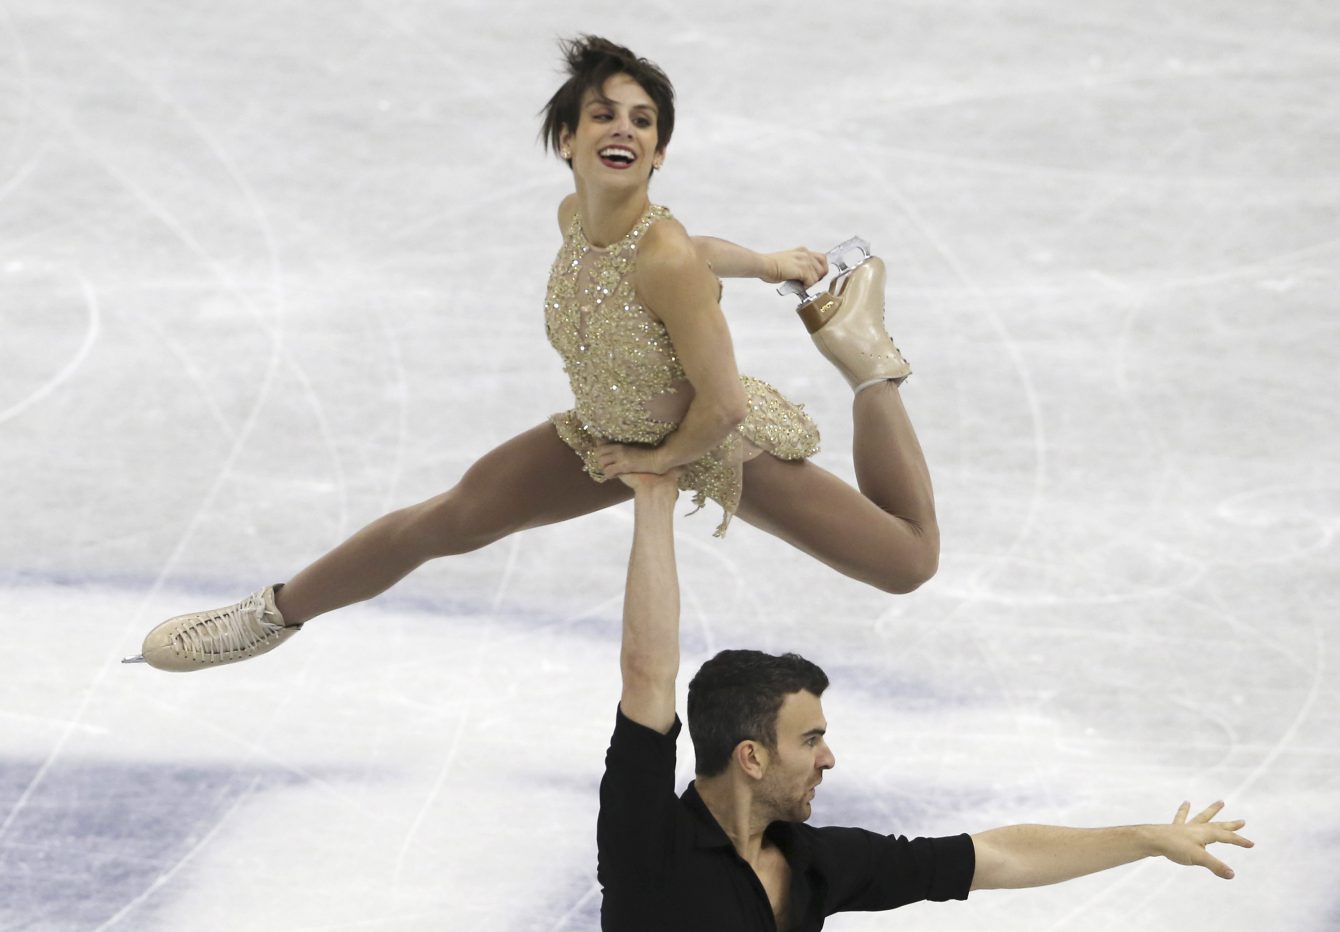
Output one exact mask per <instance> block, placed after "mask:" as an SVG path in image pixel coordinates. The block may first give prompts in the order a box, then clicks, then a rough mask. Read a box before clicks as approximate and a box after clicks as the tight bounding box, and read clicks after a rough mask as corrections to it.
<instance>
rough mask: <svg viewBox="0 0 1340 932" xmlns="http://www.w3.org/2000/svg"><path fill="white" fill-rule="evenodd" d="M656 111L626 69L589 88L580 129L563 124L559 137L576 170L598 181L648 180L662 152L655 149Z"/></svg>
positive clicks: (590, 179) (579, 125)
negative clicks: (623, 72) (624, 72)
mask: <svg viewBox="0 0 1340 932" xmlns="http://www.w3.org/2000/svg"><path fill="white" fill-rule="evenodd" d="M656 116H657V113H656V104H655V103H653V102H652V99H651V97H650V96H648V95H647V92H646V91H644V90H643V89H642V85H640V84H638V83H637V82H636V81H634V80H633V79H632V78H631V77H629V76H628V75H626V74H622V73H621V74H616V75H612V76H611V77H610V78H609V80H607V81H606V82H605V85H604V87H602V88H601V89H600V90H599V91H596V90H595V89H590V90H588V91H587V92H586V93H585V94H584V95H582V107H581V113H580V115H579V117H578V120H577V132H576V133H570V132H569V131H568V129H567V127H564V128H563V133H562V136H561V139H560V142H561V147H562V148H563V149H566V150H568V151H569V152H571V155H572V170H573V172H574V173H575V174H577V175H578V176H579V177H581V178H583V179H585V180H586V181H588V182H593V183H597V184H620V185H622V184H628V183H640V184H646V183H647V180H648V179H649V178H650V177H651V172H652V169H653V168H659V167H660V161H661V159H662V158H663V156H664V153H663V152H661V151H660V150H659V149H658V148H657V144H658V140H657V132H656Z"/></svg>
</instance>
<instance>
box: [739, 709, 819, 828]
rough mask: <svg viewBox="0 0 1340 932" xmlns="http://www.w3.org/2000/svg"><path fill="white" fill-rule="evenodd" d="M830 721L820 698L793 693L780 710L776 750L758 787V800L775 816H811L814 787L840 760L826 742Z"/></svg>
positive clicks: (801, 819) (791, 818) (791, 819)
mask: <svg viewBox="0 0 1340 932" xmlns="http://www.w3.org/2000/svg"><path fill="white" fill-rule="evenodd" d="M827 729H828V722H827V721H826V720H825V719H824V710H823V706H822V705H821V704H820V703H819V697H818V696H816V695H814V694H813V693H811V692H805V691H803V690H802V691H801V692H796V693H791V694H790V695H789V696H787V697H786V699H784V700H783V701H782V707H781V709H779V710H778V712H777V750H776V751H775V752H773V753H771V754H769V760H768V769H767V771H766V772H765V773H764V774H763V779H762V781H761V782H760V784H759V787H758V794H757V795H758V799H759V801H760V802H763V803H765V804H766V805H767V807H768V808H769V809H770V810H771V812H772V815H773V818H774V819H782V820H785V821H788V822H804V821H805V820H806V819H808V818H809V817H810V803H811V802H812V801H813V800H814V795H815V787H817V786H818V785H819V781H821V780H822V779H823V778H824V771H825V770H828V769H829V768H830V767H832V766H833V765H834V764H836V763H837V760H836V759H835V758H834V757H833V752H832V751H830V750H829V749H828V743H827V742H826V741H824V732H825V731H826V730H827Z"/></svg>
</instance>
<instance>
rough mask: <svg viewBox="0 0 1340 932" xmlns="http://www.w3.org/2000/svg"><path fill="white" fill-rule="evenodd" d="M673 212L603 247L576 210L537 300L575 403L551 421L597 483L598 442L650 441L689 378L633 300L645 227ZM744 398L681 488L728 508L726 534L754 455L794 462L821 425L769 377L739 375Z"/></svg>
mask: <svg viewBox="0 0 1340 932" xmlns="http://www.w3.org/2000/svg"><path fill="white" fill-rule="evenodd" d="M669 216H670V211H669V210H667V209H666V208H664V207H660V206H656V205H652V206H651V207H649V208H648V209H647V212H646V213H645V214H643V215H642V218H641V219H640V220H639V221H638V222H637V223H636V224H635V225H634V226H633V228H632V229H631V230H629V231H628V233H627V234H626V235H625V236H624V237H623V238H622V239H620V240H619V241H617V242H614V243H611V244H610V245H609V246H606V247H603V248H598V247H595V246H592V245H591V244H590V243H589V242H588V241H587V239H586V234H585V233H584V232H583V231H582V226H581V220H580V219H579V218H578V217H575V216H574V217H573V220H572V223H571V225H570V226H569V227H568V230H567V233H566V234H565V235H564V237H563V247H562V248H561V249H559V251H558V258H557V259H555V260H554V266H553V269H552V270H551V271H550V273H549V291H548V296H547V298H546V300H545V306H544V322H545V330H546V331H547V332H548V335H549V342H550V343H552V344H553V346H554V349H556V350H558V355H559V356H561V357H562V358H563V369H564V371H565V372H566V373H567V374H568V380H569V382H571V384H572V394H573V397H574V398H575V399H576V407H574V408H573V409H571V410H569V411H563V412H560V413H559V414H555V415H553V416H552V417H551V418H550V420H551V421H552V422H553V424H554V427H555V428H557V429H558V435H559V436H560V437H561V438H562V439H563V442H564V443H566V444H567V445H568V446H570V447H572V449H573V451H574V452H576V454H577V455H578V456H580V457H581V458H582V460H583V462H584V463H585V464H586V471H587V473H589V474H590V476H591V478H593V479H595V480H596V481H597V482H604V481H606V476H605V474H604V473H603V472H601V469H600V464H599V463H598V462H597V460H596V456H595V448H596V447H597V446H598V445H599V444H601V443H602V442H605V441H613V442H615V443H628V444H645V445H647V446H656V445H657V444H659V443H660V442H661V441H662V440H664V439H665V438H666V436H667V435H668V434H670V433H672V432H673V431H674V430H675V428H676V427H677V426H678V424H677V423H676V422H674V421H669V420H660V419H657V418H656V417H653V416H652V413H651V412H652V410H653V409H654V408H656V407H658V406H657V404H656V402H664V401H665V400H666V399H665V397H664V396H667V395H673V394H675V393H676V391H677V389H679V388H681V387H682V386H685V385H687V384H688V383H687V382H686V381H685V376H684V369H683V368H682V367H681V366H680V364H679V359H678V357H677V356H676V355H675V347H674V345H673V344H672V343H671V342H670V334H669V333H668V332H666V329H665V326H664V325H663V324H662V323H661V322H660V320H659V319H657V318H656V317H655V316H654V315H653V314H652V313H651V312H649V311H648V310H647V309H646V308H644V307H643V306H642V304H641V303H640V302H639V301H638V298H637V294H636V292H635V290H634V277H635V276H634V271H635V270H636V268H637V250H638V246H639V245H640V244H641V242H642V240H643V238H644V237H645V236H646V233H647V230H648V229H649V228H650V227H651V225H652V224H653V223H655V222H657V221H658V220H663V219H666V218H668V217H669ZM740 382H741V384H742V385H743V386H744V389H745V394H746V396H747V398H748V401H749V413H748V415H747V416H746V417H745V419H744V422H743V423H741V424H740V425H739V426H738V427H736V428H735V430H733V431H732V432H731V433H730V434H729V435H728V436H727V437H726V439H725V440H723V441H722V442H721V444H720V445H718V446H717V447H716V448H715V449H713V450H711V451H710V452H709V453H707V454H706V455H704V456H702V457H700V458H699V459H697V460H694V461H693V462H692V463H690V464H688V465H687V466H686V467H685V469H684V472H683V473H682V474H681V475H680V477H679V487H680V488H681V489H684V490H687V491H691V492H693V493H694V494H693V502H694V504H695V505H697V506H698V507H699V508H701V507H702V506H703V505H704V504H706V502H707V499H709V498H710V499H712V500H713V501H715V502H717V503H718V504H719V505H721V507H722V508H723V509H724V510H725V514H724V516H723V517H722V521H721V524H720V526H719V527H717V530H716V536H717V537H720V536H721V535H723V534H724V533H725V532H726V525H727V524H728V523H729V522H730V518H731V515H733V514H734V513H735V511H736V509H737V508H739V507H740V492H741V487H742V477H743V473H744V463H745V462H746V461H747V460H749V459H752V458H753V457H754V456H757V455H758V454H759V453H762V452H766V453H771V454H772V455H773V456H776V457H778V458H780V459H786V460H797V459H804V458H805V457H808V456H812V455H813V454H814V453H816V452H817V451H818V449H819V429H818V428H817V427H816V426H815V425H814V422H813V421H812V420H810V418H809V415H807V414H806V413H805V410H804V407H803V406H802V405H798V404H792V403H791V402H789V401H787V400H786V399H785V398H783V397H782V395H781V393H780V392H778V391H777V389H775V388H773V387H772V386H771V385H769V384H767V383H766V382H762V381H760V380H758V379H754V378H750V377H749V376H741V377H740Z"/></svg>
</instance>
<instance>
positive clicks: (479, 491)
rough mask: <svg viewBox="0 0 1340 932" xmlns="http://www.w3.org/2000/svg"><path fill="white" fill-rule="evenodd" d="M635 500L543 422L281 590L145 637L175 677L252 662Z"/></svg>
mask: <svg viewBox="0 0 1340 932" xmlns="http://www.w3.org/2000/svg"><path fill="white" fill-rule="evenodd" d="M631 494H632V493H631V491H630V490H629V489H628V487H627V486H625V485H624V484H623V483H620V482H606V483H597V482H594V481H593V480H592V479H591V478H590V476H588V475H587V474H586V472H585V471H584V469H583V466H582V461H581V459H580V458H579V457H578V456H577V455H576V454H574V453H573V451H572V450H571V449H570V448H569V447H568V446H567V445H566V444H565V443H563V441H562V440H560V439H559V437H558V433H557V431H555V430H554V427H553V425H552V424H549V423H544V424H541V425H539V426H538V427H535V428H532V429H531V430H528V431H526V432H525V433H523V434H521V435H519V436H517V437H514V438H512V439H511V440H509V441H507V442H506V443H504V444H503V445H502V446H500V447H498V448H496V449H494V450H493V451H491V452H490V453H488V454H486V455H485V456H484V457H483V458H482V459H480V460H478V461H477V462H476V463H475V464H474V465H473V466H471V467H470V468H469V469H468V470H466V472H465V475H464V476H462V477H461V480H460V482H459V483H457V484H456V486H455V487H454V488H452V489H451V490H450V491H448V492H445V493H443V494H441V495H438V496H436V497H434V498H430V499H428V500H427V501H425V502H421V503H419V504H417V505H411V506H410V507H408V508H402V509H400V510H399V511H394V512H392V513H390V514H388V515H384V516H383V517H381V518H378V519H377V520H376V521H374V522H372V523H371V524H369V525H368V526H367V527H365V528H363V529H362V530H361V531H359V532H358V533H356V534H354V535H353V536H352V537H350V538H349V539H348V540H346V541H345V542H344V543H342V544H340V545H339V546H338V547H336V548H335V549H334V550H332V551H330V552H329V553H327V554H326V555H325V556H323V557H321V558H319V559H318V560H317V561H316V562H314V563H312V564H311V565H310V566H308V567H307V568H306V569H304V570H302V571H301V572H299V573H298V574H297V575H296V576H294V577H293V579H292V580H290V581H289V582H288V583H287V584H285V585H284V586H283V587H282V588H278V591H277V592H276V591H275V590H274V589H272V588H267V589H265V590H262V591H261V592H260V593H257V594H256V595H255V596H252V597H251V598H249V599H246V600H243V602H241V603H238V604H237V605H233V606H227V607H225V608H223V609H217V610H214V611H211V612H197V613H194V614H191V615H182V616H179V617H178V618H174V619H171V620H169V621H167V622H164V623H163V624H162V625H159V626H158V627H157V628H155V629H154V630H153V631H152V632H150V634H149V637H147V638H146V639H145V651H144V655H143V657H144V659H145V660H147V661H148V662H149V663H150V664H152V665H154V666H156V667H159V668H161V669H167V670H174V671H186V670H196V669H203V668H205V667H208V666H218V665H220V664H223V663H232V662H235V661H237V660H244V659H246V658H247V657H251V656H255V655H256V654H260V653H264V652H266V651H268V650H271V649H273V648H274V647H276V646H278V644H280V643H282V642H283V640H285V639H286V638H288V637H290V636H291V635H292V634H293V632H295V631H296V630H297V629H298V627H299V626H301V625H302V624H303V623H305V622H307V621H309V620H311V619H312V618H315V617H316V616H317V615H321V614H324V613H325V612H329V611H332V610H334V609H336V608H340V607H342V606H345V605H351V604H353V603H354V602H360V601H363V600H364V599H370V598H372V597H373V596H375V595H377V594H379V593H381V592H384V591H386V590H387V589H389V588H390V587H391V586H393V585H395V583H397V582H399V581H400V580H401V579H403V578H404V577H405V576H406V575H407V574H408V573H410V572H411V571H413V570H414V569H416V568H417V567H419V566H421V565H422V564H424V563H425V562H427V561H428V560H431V559H433V558H434V557H441V556H448V555H450V554H457V553H466V552H468V551H471V550H477V549H479V548H480V547H484V546H486V545H488V544H491V543H493V542H494V541H496V540H499V539H501V538H503V537H506V536H507V535H508V534H511V533H512V532H514V531H520V530H524V529H526V528H532V527H540V526H542V525H546V524H554V523H557V522H560V521H566V520H567V519H569V518H575V517H578V516H580V515H584V514H589V513H590V512H593V511H598V510H600V509H602V508H606V507H608V506H610V505H613V504H615V503H617V502H621V501H624V500H625V499H627V498H628V497H629V496H630V495H631Z"/></svg>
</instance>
